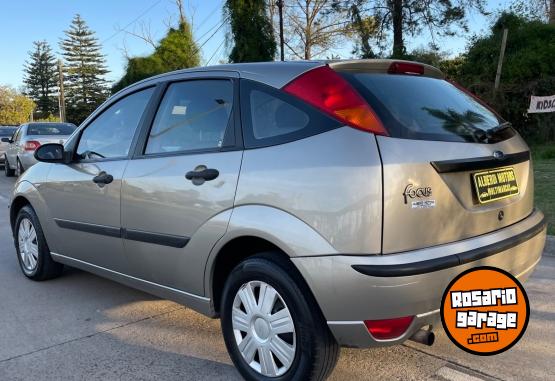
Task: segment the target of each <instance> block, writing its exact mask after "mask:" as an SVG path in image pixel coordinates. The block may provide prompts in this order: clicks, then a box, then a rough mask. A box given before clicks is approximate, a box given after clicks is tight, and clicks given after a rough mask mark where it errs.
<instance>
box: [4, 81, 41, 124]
mask: <svg viewBox="0 0 555 381" xmlns="http://www.w3.org/2000/svg"><path fill="white" fill-rule="evenodd" d="M34 109H35V103H34V102H33V101H32V100H31V99H29V98H28V97H26V96H25V95H23V94H20V93H18V92H17V91H15V90H14V89H12V88H11V87H7V86H0V124H7V125H18V124H21V123H25V122H28V121H29V119H30V116H31V113H32V112H33V110H34Z"/></svg>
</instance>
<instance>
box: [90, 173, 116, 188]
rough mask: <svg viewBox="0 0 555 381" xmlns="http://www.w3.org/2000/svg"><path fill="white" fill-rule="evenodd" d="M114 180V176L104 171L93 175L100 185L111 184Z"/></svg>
mask: <svg viewBox="0 0 555 381" xmlns="http://www.w3.org/2000/svg"><path fill="white" fill-rule="evenodd" d="M112 181H114V177H113V176H112V175H109V174H107V173H106V172H104V171H102V172H100V173H99V174H98V175H97V176H95V177H93V182H94V183H95V184H97V185H98V186H100V187H103V186H104V185H106V184H110V183H111V182H112Z"/></svg>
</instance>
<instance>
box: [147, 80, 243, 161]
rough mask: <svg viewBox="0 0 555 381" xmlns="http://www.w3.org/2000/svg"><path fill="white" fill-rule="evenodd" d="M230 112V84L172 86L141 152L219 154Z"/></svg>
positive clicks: (202, 82)
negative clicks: (205, 152) (143, 150)
mask: <svg viewBox="0 0 555 381" xmlns="http://www.w3.org/2000/svg"><path fill="white" fill-rule="evenodd" d="M232 108H233V82H232V81H231V80H217V79H214V80H212V79H210V80H191V81H186V82H176V83H172V84H171V85H170V86H169V87H168V89H167V91H166V94H165V95H164V99H163V100H162V103H161V104H160V107H159V109H158V112H157V113H156V117H155V119H154V123H153V124H152V129H151V130H150V134H149V136H148V141H147V145H146V149H145V154H146V155H152V154H164V153H175V152H188V151H205V150H219V149H221V148H222V147H223V146H224V143H225V141H226V131H228V130H229V131H230V133H233V131H232V128H229V129H228V125H230V121H231V112H232Z"/></svg>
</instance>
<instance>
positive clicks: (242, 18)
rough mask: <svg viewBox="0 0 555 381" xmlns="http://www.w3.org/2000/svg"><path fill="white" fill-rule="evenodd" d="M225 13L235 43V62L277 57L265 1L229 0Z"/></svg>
mask: <svg viewBox="0 0 555 381" xmlns="http://www.w3.org/2000/svg"><path fill="white" fill-rule="evenodd" d="M224 13H225V14H226V16H227V18H228V19H229V23H230V25H231V34H232V36H233V42H234V46H233V49H232V50H231V53H230V54H229V60H230V61H231V62H257V61H258V62H260V61H273V60H274V57H275V55H276V50H277V48H276V41H275V39H274V32H273V28H272V23H271V22H270V18H269V17H268V13H267V4H266V1H265V0H227V1H226V3H225V5H224Z"/></svg>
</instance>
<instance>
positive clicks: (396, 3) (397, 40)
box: [391, 0, 405, 58]
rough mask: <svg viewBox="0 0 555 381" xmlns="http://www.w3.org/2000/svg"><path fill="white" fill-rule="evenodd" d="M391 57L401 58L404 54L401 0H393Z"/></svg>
mask: <svg viewBox="0 0 555 381" xmlns="http://www.w3.org/2000/svg"><path fill="white" fill-rule="evenodd" d="M391 13H392V17H393V57H395V58H402V57H404V56H405V43H404V42H403V0H393V1H392V9H391Z"/></svg>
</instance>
